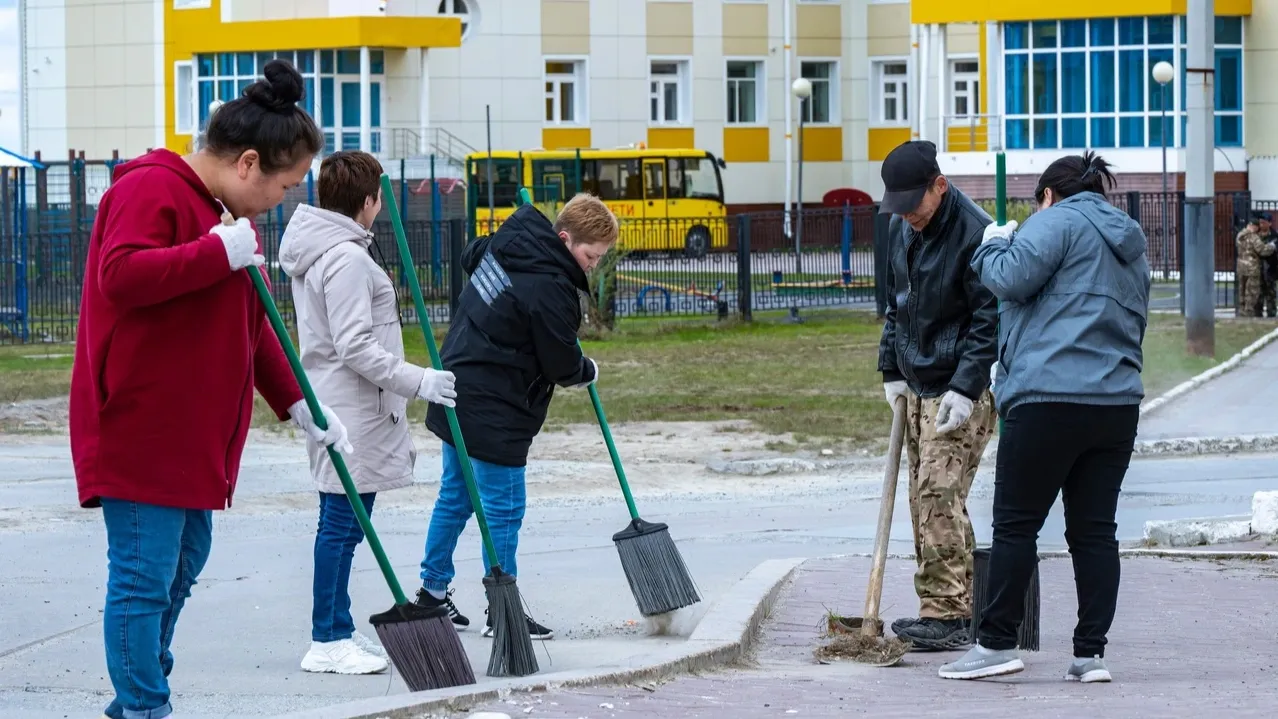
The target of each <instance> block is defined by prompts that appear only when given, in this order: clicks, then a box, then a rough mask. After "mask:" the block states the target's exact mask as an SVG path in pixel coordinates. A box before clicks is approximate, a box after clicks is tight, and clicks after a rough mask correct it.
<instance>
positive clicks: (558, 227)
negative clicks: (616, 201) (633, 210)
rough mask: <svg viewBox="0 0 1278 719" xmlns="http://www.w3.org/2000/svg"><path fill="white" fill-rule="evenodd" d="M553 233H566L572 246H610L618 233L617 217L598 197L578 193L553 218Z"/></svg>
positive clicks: (586, 193)
mask: <svg viewBox="0 0 1278 719" xmlns="http://www.w3.org/2000/svg"><path fill="white" fill-rule="evenodd" d="M555 232H567V233H568V237H569V238H571V239H572V243H573V244H574V245H582V244H585V245H611V244H612V243H614V242H616V241H617V234H618V232H619V230H618V227H617V216H616V215H614V214H612V210H609V209H608V206H607V205H605V204H604V203H603V201H602V200H600V199H599V198H598V197H595V196H594V195H592V194H590V193H588V192H580V193H577V194H576V195H574V196H573V198H572V199H571V200H569V201H568V204H566V205H564V209H562V210H560V211H559V216H558V217H556V218H555Z"/></svg>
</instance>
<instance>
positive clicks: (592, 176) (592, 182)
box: [581, 160, 599, 196]
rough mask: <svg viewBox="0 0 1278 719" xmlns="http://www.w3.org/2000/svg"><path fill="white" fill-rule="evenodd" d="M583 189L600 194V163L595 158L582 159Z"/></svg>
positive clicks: (593, 193)
mask: <svg viewBox="0 0 1278 719" xmlns="http://www.w3.org/2000/svg"><path fill="white" fill-rule="evenodd" d="M581 191H582V192H589V193H590V194H592V195H595V196H598V195H599V163H598V162H596V161H594V160H582V161H581Z"/></svg>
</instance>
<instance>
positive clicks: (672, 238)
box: [0, 164, 1278, 344]
mask: <svg viewBox="0 0 1278 719" xmlns="http://www.w3.org/2000/svg"><path fill="white" fill-rule="evenodd" d="M90 166H91V165H87V164H86V166H85V167H86V168H87V167H90ZM106 170H107V167H106V166H105V165H103V166H102V167H101V168H100V170H97V171H98V172H102V173H105V172H106ZM89 174H90V173H89V172H88V170H87V169H84V170H83V171H81V170H77V168H76V167H75V166H74V165H72V166H68V169H67V172H66V173H64V175H58V174H56V173H50V174H48V175H46V177H45V180H44V182H45V184H46V186H45V187H43V188H41V189H40V193H41V196H42V198H43V199H44V201H45V202H44V204H43V206H42V208H41V207H38V206H37V204H36V203H32V202H30V197H31V196H32V192H27V193H26V195H25V196H26V199H27V203H26V204H24V203H23V202H20V201H19V200H22V199H23V193H19V192H16V191H15V187H14V185H15V181H14V180H13V178H12V177H8V176H6V175H3V174H0V344H12V343H35V342H68V341H72V340H73V339H74V336H75V328H76V321H77V316H78V311H79V304H80V294H81V292H82V288H83V274H84V263H85V255H86V252H87V248H88V242H89V236H90V234H91V230H92V223H93V212H94V210H95V206H94V205H93V204H92V203H89V202H87V201H83V196H84V194H86V193H84V192H81V188H82V189H86V190H87V187H88V186H89V185H91V184H92V183H93V182H94V181H95V180H93V178H90V177H89ZM58 178H63V179H65V180H66V181H65V182H63V183H62V184H57V183H56V182H55V180H58ZM58 182H62V180H58ZM27 184H28V185H30V183H27ZM402 189H403V191H404V192H406V193H409V188H408V187H407V186H405V187H404V188H402ZM28 190H32V188H30V187H28ZM301 192H303V193H304V192H305V190H304V189H302V190H301ZM409 194H412V193H409ZM55 196H56V197H55ZM63 196H65V197H66V198H67V201H66V202H65V203H63V204H65V206H66V210H65V211H59V210H58V209H57V208H56V207H55V205H56V204H57V203H54V202H53V200H54V199H58V198H62V197H63ZM426 198H427V201H426V202H424V203H423V202H420V201H419V202H413V201H410V203H409V204H408V206H407V207H406V209H405V212H404V214H405V216H406V218H407V220H406V222H405V229H406V231H407V234H408V240H409V246H410V249H411V251H412V255H413V259H414V265H415V266H414V267H413V268H412V271H414V272H416V274H417V277H418V280H419V282H420V283H421V286H422V288H423V290H424V291H425V295H426V302H427V305H428V308H429V311H430V315H431V316H430V319H431V322H432V323H446V322H447V321H448V320H449V319H450V317H451V315H452V309H453V307H455V303H456V301H457V297H458V295H459V293H460V291H461V288H462V287H463V286H464V282H465V273H464V271H463V269H462V268H461V267H460V264H459V263H457V262H454V258H459V257H460V253H461V250H462V248H463V247H464V245H465V242H466V238H467V236H468V232H472V231H473V228H469V227H467V223H466V221H465V220H464V219H462V218H461V217H459V216H456V215H454V216H449V214H451V213H449V212H447V211H446V210H441V212H440V213H439V215H438V217H436V216H432V215H431V214H430V212H429V209H430V205H431V203H430V202H429V198H430V194H429V193H426ZM306 199H307V198H306V195H305V194H303V195H302V196H301V197H300V198H295V197H291V198H290V202H286V203H285V204H284V205H283V206H281V207H280V208H279V209H277V210H274V211H272V212H269V213H266V214H264V215H262V216H261V217H259V218H258V220H257V225H258V229H259V232H260V234H261V237H262V241H263V245H264V251H265V254H266V256H267V263H268V264H267V269H268V276H269V277H270V280H271V282H272V286H273V291H274V293H275V297H276V301H277V302H278V303H279V305H280V308H281V310H282V312H283V314H284V316H285V318H286V319H287V320H288V321H290V322H291V321H292V315H293V305H292V291H291V288H290V283H289V280H288V278H287V277H286V276H285V275H284V273H283V271H282V270H281V269H280V267H279V263H278V254H279V245H280V240H281V238H282V236H283V231H284V227H285V226H286V223H287V220H288V218H289V217H290V216H291V213H292V210H293V208H294V207H295V206H296V204H297V202H299V201H306ZM397 199H398V198H397ZM1110 199H1111V201H1112V202H1113V203H1114V205H1115V206H1117V207H1119V208H1121V209H1123V210H1124V211H1126V212H1128V213H1129V214H1130V215H1132V216H1133V217H1134V218H1136V219H1137V220H1138V221H1139V222H1140V223H1141V226H1142V227H1143V228H1144V229H1145V232H1146V234H1147V235H1148V237H1149V259H1150V266H1151V272H1152V274H1153V279H1154V280H1155V281H1156V282H1159V283H1167V284H1170V285H1171V287H1168V288H1167V290H1166V292H1165V293H1164V294H1165V295H1166V298H1165V301H1164V300H1159V302H1161V303H1162V304H1159V306H1158V308H1159V309H1168V310H1176V309H1178V307H1179V304H1178V302H1179V301H1178V300H1177V299H1176V297H1177V293H1176V292H1175V290H1174V287H1175V284H1176V283H1178V282H1179V280H1180V275H1181V273H1180V269H1181V265H1180V263H1181V253H1180V252H1179V251H1178V248H1179V247H1180V246H1181V244H1182V243H1183V237H1182V229H1181V225H1182V223H1181V221H1180V217H1181V214H1182V212H1183V197H1182V195H1181V194H1180V193H1169V194H1168V195H1167V196H1166V197H1165V198H1164V196H1163V195H1162V194H1161V193H1119V194H1116V195H1114V196H1112V197H1111V198H1110ZM1164 199H1165V200H1166V220H1165V221H1164ZM981 202H982V203H983V204H987V205H990V203H989V201H988V200H982V201H981ZM1009 204H1010V206H1011V208H1012V210H1009V216H1012V217H1018V215H1019V216H1021V217H1019V219H1023V218H1024V217H1023V216H1028V215H1029V214H1032V212H1033V211H1034V207H1033V202H1032V201H1030V200H1027V199H1024V198H1016V199H1013V200H1011V201H1010V202H1009ZM1216 208H1217V209H1216V233H1215V234H1216V248H1215V249H1216V270H1217V296H1216V305H1217V306H1218V307H1234V306H1235V302H1236V298H1235V293H1234V279H1233V277H1234V269H1235V245H1234V238H1235V236H1236V234H1237V232H1238V230H1239V229H1241V228H1242V227H1243V226H1244V225H1245V224H1246V222H1247V220H1248V219H1249V215H1250V213H1251V212H1252V211H1253V210H1262V209H1268V210H1273V211H1275V212H1278V203H1275V202H1253V201H1252V200H1251V197H1250V195H1249V194H1247V193H1224V194H1220V195H1218V196H1217V201H1216ZM990 209H992V205H991V206H990ZM885 220H886V218H884V217H882V216H879V215H878V214H877V213H876V208H875V207H856V208H852V207H848V208H822V209H805V210H804V212H803V215H802V219H801V220H800V218H799V217H797V216H794V217H792V218H791V222H789V223H787V222H786V218H785V215H784V213H782V212H780V211H773V212H755V213H748V214H737V215H729V216H727V217H719V218H707V219H696V218H681V219H668V220H667V219H659V220H655V219H644V220H623V222H622V233H621V234H622V236H621V246H622V254H621V258H620V259H619V260H618V262H617V263H616V267H615V270H614V271H613V273H612V276H611V277H610V278H608V279H609V283H610V285H609V286H610V287H611V288H612V289H611V291H610V292H609V293H608V295H607V297H608V303H609V310H610V311H609V312H608V313H607V314H608V315H609V316H611V317H616V318H621V319H623V320H624V319H627V318H635V317H670V316H705V317H730V316H736V317H741V318H745V319H750V318H751V317H752V316H753V313H754V312H756V311H760V312H762V311H787V310H790V311H793V310H796V309H799V310H801V309H805V308H821V307H843V308H849V307H866V308H873V307H875V306H876V305H877V306H878V307H879V308H880V309H881V308H882V303H883V299H884V298H883V297H882V296H881V293H879V292H878V287H880V283H878V282H877V281H876V277H878V276H881V273H882V272H883V271H884V264H883V262H884V255H883V252H882V248H883V246H884V239H885V235H886V228H887V222H886V221H885ZM787 225H788V226H787ZM800 226H801V227H800ZM374 236H375V238H376V239H375V243H374V246H373V247H372V248H370V251H371V252H372V254H373V256H374V258H375V259H376V260H377V261H378V262H379V263H380V264H382V266H384V267H385V268H386V270H387V271H388V273H389V274H390V276H391V277H392V278H393V279H394V280H395V281H396V283H397V284H398V286H399V287H400V288H401V313H402V315H403V318H404V321H405V322H406V323H414V322H416V321H417V317H416V310H415V308H414V306H413V302H412V300H411V298H410V297H409V294H408V291H407V283H406V281H405V279H406V275H405V274H404V272H405V270H406V268H403V267H401V266H400V261H399V254H398V251H397V249H396V246H395V243H394V240H393V235H392V233H391V227H390V223H389V221H388V220H387V219H384V218H383V219H380V220H379V221H378V222H377V223H376V225H375V226H374ZM1179 295H1180V296H1183V293H1179ZM1163 305H1167V306H1166V307H1164V306H1163Z"/></svg>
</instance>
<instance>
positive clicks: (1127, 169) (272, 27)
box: [16, 0, 1278, 209]
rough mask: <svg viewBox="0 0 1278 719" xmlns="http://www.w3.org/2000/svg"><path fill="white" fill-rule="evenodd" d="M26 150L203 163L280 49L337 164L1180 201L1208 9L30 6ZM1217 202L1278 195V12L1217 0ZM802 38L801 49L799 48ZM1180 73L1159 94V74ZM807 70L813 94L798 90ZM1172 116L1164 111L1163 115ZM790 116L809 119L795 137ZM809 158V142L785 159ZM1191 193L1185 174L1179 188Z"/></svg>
mask: <svg viewBox="0 0 1278 719" xmlns="http://www.w3.org/2000/svg"><path fill="white" fill-rule="evenodd" d="M19 8H20V18H21V23H20V31H21V36H22V53H21V57H22V61H21V68H20V69H21V73H22V75H21V77H22V83H21V84H22V99H23V109H22V115H23V122H22V129H23V143H22V147H21V148H16V149H18V150H19V151H20V152H21V153H22V154H26V155H30V154H32V153H33V152H35V151H37V150H38V151H40V152H41V153H42V155H43V156H44V157H45V158H48V159H62V158H65V156H66V153H67V151H68V150H69V149H74V150H78V151H84V153H85V155H86V156H87V157H89V158H104V157H110V156H111V153H112V152H113V151H119V153H120V156H121V157H126V158H127V157H131V156H134V155H137V154H139V153H141V152H143V151H145V150H146V149H147V148H150V147H157V146H164V147H168V148H170V149H173V150H175V151H179V152H181V151H187V150H188V149H190V148H191V147H192V145H193V143H194V142H195V139H196V137H197V136H198V132H199V129H200V128H201V126H202V124H203V122H204V121H205V120H206V118H207V116H208V112H209V108H210V105H211V104H212V103H214V102H216V101H224V100H227V99H230V98H232V97H234V96H236V95H237V94H238V93H239V92H240V91H241V90H242V89H243V87H244V86H246V85H247V84H248V83H249V82H251V81H252V80H253V79H254V78H255V77H257V76H258V75H259V74H260V72H261V68H262V65H263V64H264V63H265V62H266V61H267V60H268V59H270V58H273V57H286V58H288V59H290V60H292V61H294V63H295V64H296V65H297V67H298V69H299V70H300V71H301V72H302V73H303V74H304V75H305V77H306V86H307V98H306V100H305V107H306V109H307V110H308V111H309V112H311V113H313V114H314V116H315V118H316V119H317V120H318V121H319V124H320V125H321V126H322V128H323V130H324V133H325V136H326V139H327V141H328V148H329V150H336V149H348V148H363V149H367V150H369V151H372V152H375V153H377V154H379V155H381V156H382V157H383V158H384V159H385V160H388V161H394V160H399V159H401V158H406V159H409V160H411V161H416V162H420V160H421V158H422V157H424V156H427V155H430V154H435V155H436V156H437V157H438V158H441V159H442V160H443V162H442V163H441V164H440V167H439V172H440V173H441V174H448V173H450V172H451V173H454V174H455V173H456V172H457V171H458V170H459V168H460V164H459V161H460V159H461V157H463V156H464V155H465V154H466V153H468V152H471V151H475V150H483V149H485V148H486V147H487V146H488V143H489V139H490V137H491V145H492V147H493V149H495V150H520V149H532V148H539V147H541V148H548V149H549V148H576V147H580V148H591V147H594V148H611V147H618V146H627V145H633V144H636V143H645V144H646V145H647V146H649V147H681V148H683V147H695V148H700V149H704V150H707V151H709V152H711V153H714V154H715V155H716V156H718V157H721V158H722V159H724V160H725V161H726V163H727V169H726V170H724V172H723V179H724V185H725V188H724V189H725V196H726V200H727V202H728V203H729V204H730V205H732V206H734V207H736V208H740V209H745V208H760V207H761V206H765V205H767V206H773V207H775V206H777V205H779V204H780V203H781V202H783V200H784V199H785V187H786V179H785V178H786V174H787V167H789V171H790V172H793V171H794V170H795V167H794V165H793V164H791V165H789V166H787V163H786V157H787V154H788V152H789V153H792V157H793V158H794V159H795V160H796V161H797V158H798V155H799V150H798V137H797V135H798V128H799V123H800V119H802V122H803V128H804V129H803V138H802V140H803V142H802V156H803V160H804V162H803V178H804V188H805V190H804V200H805V201H807V202H818V201H819V200H820V197H821V194H822V193H824V192H825V191H826V190H829V189H833V188H837V187H855V188H858V189H862V190H865V191H866V192H868V193H869V194H870V195H871V196H873V197H878V196H879V194H880V193H881V189H882V188H881V183H880V181H879V175H878V172H879V162H880V161H881V160H882V158H883V157H884V156H885V155H886V154H887V152H888V151H889V150H891V148H892V147H894V146H895V145H896V144H898V143H900V142H902V141H905V140H908V139H911V138H924V139H929V140H933V141H935V142H937V144H938V145H939V146H940V147H941V149H942V151H943V153H944V155H943V160H942V168H943V170H944V171H946V172H947V174H949V175H951V176H954V177H956V178H958V180H959V182H961V183H962V185H963V186H964V187H965V188H968V189H969V190H970V191H971V193H972V194H974V195H979V196H991V195H992V193H993V179H992V175H993V167H994V152H993V151H994V150H997V149H999V148H1003V149H1005V150H1006V151H1007V164H1008V171H1009V174H1010V176H1011V179H1010V187H1009V191H1010V193H1011V194H1012V195H1014V196H1018V195H1019V196H1025V195H1027V194H1028V193H1029V191H1030V190H1032V183H1033V180H1034V178H1035V176H1036V175H1037V173H1038V172H1041V170H1042V169H1043V168H1044V167H1045V166H1046V165H1047V163H1049V162H1050V161H1051V160H1053V159H1054V158H1056V157H1058V156H1060V155H1061V154H1063V153H1066V152H1071V151H1076V150H1079V149H1082V148H1085V147H1090V148H1093V149H1096V150H1099V151H1100V152H1102V153H1103V154H1105V155H1106V156H1107V157H1108V158H1109V159H1110V160H1111V161H1113V162H1114V163H1115V164H1116V165H1117V166H1118V170H1119V171H1120V172H1121V173H1122V178H1123V179H1122V181H1123V188H1122V189H1143V190H1156V189H1158V187H1159V186H1160V181H1161V175H1160V173H1161V168H1162V153H1161V147H1162V144H1163V141H1164V138H1165V139H1166V141H1167V144H1168V145H1169V147H1170V148H1171V151H1170V152H1169V157H1168V163H1169V169H1170V171H1171V172H1173V173H1176V172H1179V170H1180V168H1181V167H1182V163H1183V157H1182V153H1181V152H1180V148H1182V147H1183V143H1184V138H1185V120H1184V117H1185V113H1184V107H1185V74H1186V41H1187V25H1186V22H1185V18H1184V14H1185V11H1186V0H1122V2H1102V1H1100V0H1075V1H1074V2H1069V3H1036V2H1027V1H1026V0H967V1H966V2H954V0H913V1H912V2H910V1H908V0H19ZM1215 8H1216V13H1217V18H1216V24H1215V31H1216V48H1215V67H1214V69H1215V73H1214V77H1215V84H1216V110H1217V112H1216V118H1215V123H1216V128H1215V129H1216V138H1217V145H1218V150H1219V151H1218V152H1216V153H1215V157H1216V170H1217V171H1218V173H1219V174H1218V176H1217V178H1218V179H1217V186H1218V188H1219V189H1222V190H1230V189H1244V188H1247V187H1250V188H1251V190H1252V191H1253V193H1255V195H1256V197H1258V198H1269V199H1278V82H1276V81H1275V78H1274V74H1275V73H1274V69H1275V68H1278V0H1216V3H1215ZM787 36H788V37H789V38H790V42H789V43H788V44H787V43H786V38H787ZM1161 60H1166V61H1167V62H1170V63H1171V64H1172V65H1173V66H1174V68H1175V76H1174V79H1173V80H1172V81H1171V82H1170V83H1169V84H1168V85H1167V86H1165V87H1164V86H1160V85H1159V84H1158V83H1157V82H1156V81H1155V80H1154V79H1153V77H1152V74H1151V72H1152V68H1153V66H1154V65H1155V64H1156V63H1157V62H1159V61H1161ZM800 77H802V78H806V79H807V80H809V81H810V83H811V88H812V94H811V97H810V99H809V100H807V101H806V103H801V102H800V100H799V99H798V98H796V97H794V95H793V94H792V93H791V91H790V87H789V83H788V82H787V78H790V79H794V78H800ZM1164 111H1165V116H1164ZM787 120H788V122H787ZM787 151H788V152H787ZM1173 182H1175V180H1173Z"/></svg>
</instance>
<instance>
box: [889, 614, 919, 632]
mask: <svg viewBox="0 0 1278 719" xmlns="http://www.w3.org/2000/svg"><path fill="white" fill-rule="evenodd" d="M918 623H919V620H918V617H901V618H900V619H898V620H896V621H895V622H892V633H893V634H900V633H901V630H902V629H905V628H906V627H912V626H914V625H915V624H918Z"/></svg>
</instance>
